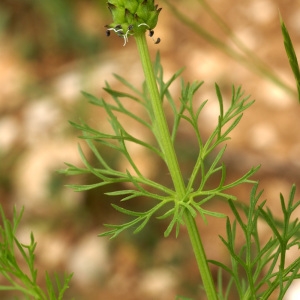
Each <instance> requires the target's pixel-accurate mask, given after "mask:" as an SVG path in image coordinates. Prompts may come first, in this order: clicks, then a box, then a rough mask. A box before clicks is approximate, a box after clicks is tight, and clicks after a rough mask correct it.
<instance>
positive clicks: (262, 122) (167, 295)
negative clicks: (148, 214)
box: [0, 0, 300, 300]
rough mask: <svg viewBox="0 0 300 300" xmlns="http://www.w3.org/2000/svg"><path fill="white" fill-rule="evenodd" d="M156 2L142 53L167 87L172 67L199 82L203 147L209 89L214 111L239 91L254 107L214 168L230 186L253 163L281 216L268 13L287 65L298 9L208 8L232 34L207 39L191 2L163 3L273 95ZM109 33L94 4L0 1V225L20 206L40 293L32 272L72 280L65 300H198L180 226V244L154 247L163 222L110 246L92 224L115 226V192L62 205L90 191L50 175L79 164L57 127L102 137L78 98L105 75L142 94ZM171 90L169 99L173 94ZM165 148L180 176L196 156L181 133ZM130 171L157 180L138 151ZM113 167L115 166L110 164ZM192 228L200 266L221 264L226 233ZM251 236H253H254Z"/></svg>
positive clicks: (296, 148)
mask: <svg viewBox="0 0 300 300" xmlns="http://www.w3.org/2000/svg"><path fill="white" fill-rule="evenodd" d="M156 2H157V4H159V6H160V7H163V10H162V12H161V14H160V19H159V24H158V26H157V27H156V29H155V36H154V37H160V38H161V43H160V44H158V45H155V44H154V42H153V41H152V40H151V39H150V38H149V40H148V41H149V47H150V50H151V54H152V56H153V58H154V56H155V53H156V51H158V50H159V51H160V53H161V57H162V64H163V65H164V67H165V71H164V72H165V77H166V79H168V78H170V77H171V76H172V74H173V73H174V72H175V71H176V70H178V69H179V68H181V67H182V66H184V67H185V68H186V69H185V72H184V73H183V77H184V79H185V80H189V81H193V80H196V79H197V80H200V81H201V80H204V81H205V85H204V86H203V87H201V89H200V91H199V92H198V94H197V99H196V101H203V100H206V99H209V103H208V105H207V107H206V109H205V110H204V111H203V115H202V119H201V122H202V123H201V124H200V126H202V131H203V135H204V136H206V135H208V134H209V133H210V132H211V130H212V129H213V126H214V125H215V124H216V120H217V116H218V105H217V98H216V95H215V91H214V83H215V82H217V83H218V84H219V85H220V87H221V90H222V92H223V93H224V98H226V97H227V98H226V99H227V100H226V101H230V96H231V86H232V84H234V85H236V86H239V85H242V86H243V89H244V90H245V94H251V97H252V98H254V99H256V103H255V104H254V106H253V107H251V108H250V109H249V110H247V111H246V113H245V115H244V118H243V119H242V122H241V124H240V125H239V126H238V127H237V128H236V130H235V131H234V133H233V134H232V135H231V137H232V140H231V141H229V142H228V147H227V150H226V154H225V157H224V161H225V163H226V164H227V165H228V177H229V179H234V178H237V177H238V176H240V175H241V174H243V173H245V172H246V171H247V170H249V168H251V167H252V166H256V165H259V164H261V165H262V167H261V170H260V171H259V172H258V173H257V175H256V179H259V180H260V188H261V189H264V190H265V192H264V194H263V195H264V199H265V198H267V199H268V205H269V206H271V207H272V209H274V214H275V215H276V212H277V211H278V216H279V217H280V211H279V207H280V203H279V193H280V192H281V193H282V194H283V195H285V196H287V195H288V193H289V191H290V188H291V185H292V184H293V183H295V184H296V185H297V186H298V187H299V184H300V177H299V174H300V173H299V171H300V159H299V158H300V135H299V128H300V118H299V116H300V106H299V104H298V102H297V97H296V95H295V94H294V93H293V90H294V91H295V88H294V87H295V84H294V78H293V75H292V72H291V70H290V68H289V65H288V59H287V57H286V55H285V51H284V46H283V42H282V36H281V30H280V22H279V16H278V9H279V10H280V13H281V14H282V17H283V19H284V21H285V23H286V26H287V28H288V30H289V32H290V35H291V38H292V40H293V43H294V46H295V50H296V53H297V54H298V56H299V54H300V10H299V2H297V1H292V0H278V1H273V0H252V1H233V0H228V1H226V2H224V1H221V0H212V1H209V3H210V5H211V6H212V7H213V9H214V10H215V11H216V12H217V13H218V14H219V15H220V16H221V17H222V18H223V20H225V22H226V23H227V24H228V25H229V26H230V28H231V29H232V32H231V34H229V35H228V34H227V35H226V34H224V32H223V31H222V30H220V28H219V27H218V26H217V25H216V23H215V21H214V20H213V19H212V18H211V17H210V15H209V14H208V12H207V11H206V10H205V9H203V7H202V6H201V5H200V1H197V0H188V1H187V0H185V1H176V3H174V5H175V8H176V9H178V11H179V12H181V13H183V14H184V15H186V16H188V18H189V19H190V20H193V21H194V22H196V24H197V25H198V26H200V27H201V28H203V29H205V30H208V32H210V33H211V34H213V35H214V36H215V37H217V38H218V39H220V40H221V41H222V42H223V43H224V45H226V46H227V47H231V48H230V49H236V46H235V45H234V44H233V42H232V40H231V39H230V36H231V35H232V33H234V35H235V36H237V37H238V38H239V39H240V40H241V41H242V42H243V43H244V44H245V45H246V46H247V47H248V48H249V50H251V51H252V52H251V53H252V54H253V55H257V56H258V58H259V59H261V60H262V61H263V62H265V64H266V65H267V66H268V68H269V70H270V71H271V72H274V74H275V77H276V78H279V80H281V81H282V82H283V84H278V82H277V83H274V80H273V81H272V80H270V75H268V74H266V72H260V71H259V69H256V68H255V67H253V66H254V65H255V61H254V62H252V61H251V63H248V64H247V63H244V60H243V59H240V60H239V59H237V57H238V56H236V57H232V56H230V55H228V53H227V54H226V53H225V52H226V51H225V50H224V49H225V48H222V47H221V46H216V44H214V43H213V41H212V40H211V39H209V38H208V37H206V38H204V37H203V36H201V34H199V32H198V33H197V32H195V31H193V30H191V29H190V28H188V27H187V26H186V25H185V24H183V23H182V22H181V21H180V20H179V19H178V16H177V17H176V16H175V15H174V14H173V13H172V11H171V9H169V8H168V7H167V5H166V4H165V3H164V1H156ZM110 22H111V17H110V15H109V11H108V9H107V8H106V1H92V0H90V1H79V0H64V1H61V0H52V1H35V0H23V1H18V0H1V2H0V203H1V205H2V206H3V207H4V209H5V211H6V213H7V215H8V216H11V215H12V209H13V206H16V207H17V209H18V210H20V209H21V208H22V206H25V212H24V217H23V220H22V223H21V226H20V228H19V232H18V236H19V238H20V240H21V241H22V242H23V243H28V241H29V235H30V232H33V233H34V235H35V238H36V241H37V243H38V244H37V249H36V267H37V268H38V270H39V278H40V281H41V284H42V282H43V277H44V271H45V270H48V271H49V273H50V274H53V272H56V273H58V274H64V273H71V272H74V277H73V279H72V281H71V288H70V289H69V290H68V292H67V293H66V297H65V299H71V298H73V297H74V299H76V300H79V299H85V300H93V299H116V300H117V299H122V300H126V299H131V300H132V299H164V300H168V299H174V298H175V296H176V295H185V296H186V297H193V298H194V299H205V297H204V296H203V291H202V290H201V287H200V284H199V282H200V279H199V275H198V271H197V267H196V265H195V260H194V257H193V253H192V250H191V248H190V244H189V239H188V236H187V235H186V232H185V230H184V228H183V230H182V233H181V234H180V237H179V239H175V237H174V236H171V237H170V238H168V239H163V238H161V237H162V235H163V232H164V230H165V225H166V224H164V223H161V222H158V221H157V220H153V221H152V222H150V224H149V225H148V226H147V227H146V229H145V230H144V231H143V232H142V233H139V234H138V235H134V236H133V235H131V233H130V232H126V233H124V234H122V235H121V236H120V237H118V238H117V239H115V240H109V239H107V238H99V237H97V234H98V233H101V232H103V227H102V224H103V223H113V222H117V223H118V222H120V221H121V220H123V217H120V216H119V214H118V213H115V212H114V210H113V209H112V208H111V206H110V203H111V202H112V201H113V202H117V200H118V199H110V198H107V196H105V195H104V193H105V192H107V191H113V190H116V189H119V188H120V187H117V186H110V187H107V188H102V189H97V190H92V191H89V192H86V193H75V192H73V191H72V190H70V189H68V188H66V187H65V185H66V184H71V183H92V182H95V180H96V179H95V178H92V177H89V176H86V177H84V178H83V177H78V178H75V177H74V178H68V177H66V176H63V175H61V174H59V173H58V172H57V170H59V169H62V168H65V165H64V162H68V163H72V164H75V165H78V166H80V165H81V161H80V157H79V154H78V152H77V144H78V143H80V144H81V145H82V147H83V148H84V149H85V151H87V153H88V149H86V147H85V145H84V143H82V142H81V141H80V140H79V139H78V138H77V136H78V135H80V133H79V132H77V131H75V130H74V129H73V128H72V127H71V126H70V124H69V123H68V121H69V120H71V121H74V122H79V121H80V120H85V121H87V122H88V123H89V124H90V125H91V126H94V127H96V128H98V129H101V130H104V131H105V130H106V128H107V127H108V124H107V117H106V116H105V114H104V113H103V111H101V110H99V109H95V108H94V107H92V106H91V105H90V104H88V103H87V101H86V100H85V99H84V97H83V96H82V95H81V91H86V92H88V93H90V94H93V95H95V96H97V97H102V96H103V97H106V96H105V92H104V91H103V90H102V87H103V86H104V85H105V81H108V82H109V84H110V85H111V86H112V87H113V88H115V89H118V87H119V84H118V82H117V81H116V79H115V78H114V77H113V75H112V74H113V73H116V74H118V75H121V76H123V77H125V78H126V79H127V80H128V81H129V82H132V83H134V84H136V85H137V87H140V83H141V82H142V79H141V78H142V73H141V72H142V70H141V66H140V63H139V61H138V57H137V50H136V47H135V43H134V39H132V38H130V39H129V42H128V44H127V45H126V46H125V47H123V40H122V39H120V38H118V37H117V36H115V35H114V34H112V35H111V36H110V37H109V38H108V37H106V35H105V28H104V25H106V24H109V23H110ZM236 50H237V53H240V50H238V49H236ZM253 55H252V57H253ZM246 61H247V60H246ZM171 90H172V93H173V95H174V97H175V98H176V95H179V92H180V83H179V82H177V83H176V84H175V85H174V86H173V87H172V88H171ZM137 113H139V112H138V111H137ZM135 130H136V131H137V129H136V128H135ZM178 144H179V150H180V151H181V152H180V154H179V155H180V157H181V158H182V163H183V165H184V166H193V163H194V159H195V155H196V149H195V151H194V150H193V149H194V148H195V147H194V142H193V135H192V133H191V132H189V129H188V128H187V129H186V131H184V130H183V131H181V133H180V136H179V143H178ZM181 145H182V147H180V146H181ZM186 148H188V151H186ZM87 155H88V154H87ZM136 159H137V160H139V161H144V162H145V169H147V171H148V172H149V174H150V175H151V176H154V177H157V178H159V176H160V173H159V169H158V167H156V166H155V165H153V164H151V166H150V165H149V164H147V161H148V159H147V155H146V153H143V152H141V151H137V152H136ZM118 167H119V168H120V169H122V168H123V167H124V165H123V162H122V161H121V160H120V162H119V166H118ZM249 191H250V187H247V186H245V187H241V188H240V189H238V190H236V191H234V193H235V195H236V196H237V197H239V199H240V200H241V201H244V202H247V201H249V200H248V199H249ZM297 197H298V199H299V192H298V191H297ZM140 207H141V209H142V206H140ZM210 209H216V210H218V211H220V212H228V207H227V206H226V204H224V203H222V202H212V204H210ZM121 218H122V219H121ZM198 222H199V227H200V228H201V231H202V232H203V236H204V246H205V248H206V249H207V251H208V253H209V254H210V255H211V257H209V258H211V259H220V260H222V261H223V262H225V263H226V262H229V261H228V258H227V256H226V249H225V247H223V246H222V244H221V242H220V241H219V238H218V234H221V235H224V234H225V232H224V224H225V220H215V219H214V220H213V219H208V224H207V225H205V224H203V221H202V220H201V219H199V220H198ZM263 230H264V227H263V226H262V235H263V236H264V231H263ZM265 238H268V236H266V237H265ZM291 255H298V254H295V253H293V254H291ZM213 273H214V275H216V274H217V270H216V269H213ZM1 282H2V278H0V283H1ZM296 290H297V287H296V285H295V286H294V287H293V288H292V289H291V292H290V294H289V295H288V296H287V298H286V299H289V300H292V299H296V298H293V297H296V296H294V295H296V294H293V293H296ZM294 291H295V292H294ZM2 293H3V294H2ZM0 296H1V299H13V296H14V294H12V293H7V294H4V292H1V294H0ZM16 296H18V295H16ZM298 297H299V295H298ZM20 299H22V298H20Z"/></svg>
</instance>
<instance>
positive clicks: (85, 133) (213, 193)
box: [66, 0, 300, 299]
mask: <svg viewBox="0 0 300 300" xmlns="http://www.w3.org/2000/svg"><path fill="white" fill-rule="evenodd" d="M107 4H108V8H109V10H110V12H111V14H112V17H113V21H112V23H111V24H109V25H106V35H107V36H110V35H111V33H115V34H116V35H118V36H119V37H121V38H123V40H124V46H125V45H126V43H127V42H128V41H129V39H134V40H135V42H136V45H137V49H138V53H139V57H140V61H141V64H142V67H143V71H144V76H145V84H144V85H143V88H140V89H139V88H138V87H135V86H133V85H132V84H131V83H129V82H128V81H127V80H126V79H125V78H122V77H120V76H116V78H117V79H118V80H119V81H120V83H121V84H123V85H124V86H125V87H126V88H129V89H130V90H131V93H124V92H122V91H117V90H113V89H112V88H111V87H110V86H109V84H108V83H107V85H106V87H105V91H106V92H107V93H108V94H109V95H110V96H111V97H112V99H113V101H114V102H113V103H109V102H107V101H105V100H104V99H102V98H101V99H98V98H96V97H94V96H92V95H90V94H87V93H84V95H85V96H86V97H87V98H88V99H89V101H90V102H91V103H92V104H93V105H97V106H100V107H102V108H103V109H104V110H105V111H106V113H107V115H108V117H109V122H110V124H111V128H112V130H113V132H114V133H113V134H111V133H104V132H99V131H98V130H96V129H93V128H91V127H90V126H89V125H88V124H86V123H82V124H75V123H72V125H73V126H74V127H75V128H77V129H79V130H81V131H82V138H83V139H85V140H86V142H87V144H88V145H89V147H90V149H91V151H92V152H93V153H94V155H95V157H96V159H97V163H98V164H97V166H92V165H91V164H90V163H89V161H88V160H87V158H86V157H85V155H84V153H83V151H82V150H81V149H80V148H79V151H80V155H81V157H82V160H83V162H84V165H85V168H78V167H76V166H73V165H68V169H67V170H66V173H67V174H72V175H73V174H86V173H91V174H93V175H94V176H96V177H98V179H99V182H98V183H96V184H92V185H75V186H72V187H73V188H74V189H75V190H76V191H84V190H88V189H92V188H95V187H99V186H103V185H108V184H114V183H125V182H129V183H131V184H132V186H133V187H134V188H132V189H125V190H117V191H113V192H110V193H108V194H109V195H111V196H121V197H122V201H121V202H122V204H123V205H120V206H119V205H115V204H112V205H113V207H114V208H115V209H116V210H117V211H118V212H119V213H121V214H125V215H128V216H130V217H131V220H130V221H129V222H127V223H123V224H106V225H105V226H106V227H107V229H108V230H107V231H106V232H103V233H101V234H100V236H111V237H113V238H114V237H116V236H118V234H120V233H121V232H122V231H124V230H126V229H132V230H133V232H134V233H138V232H140V231H142V230H143V228H144V227H145V226H146V225H147V223H148V221H149V220H150V219H151V218H157V219H159V220H161V219H164V220H167V221H168V226H167V227H166V230H165V233H164V235H165V237H166V238H167V237H168V236H169V234H170V233H171V231H172V230H175V232H176V236H178V235H179V232H180V228H181V226H186V228H187V231H188V234H189V237H190V241H191V247H192V248H193V251H194V254H195V260H196V262H197V265H198V268H199V273H200V276H201V280H202V285H203V287H204V290H205V293H206V296H207V298H208V299H229V298H228V297H230V293H231V289H232V290H234V291H235V292H236V293H238V295H239V299H268V298H269V297H270V296H271V295H272V294H273V293H276V295H278V297H279V298H278V299H282V298H283V296H284V294H285V293H286V291H287V289H288V287H289V286H290V284H291V282H292V281H293V280H294V279H296V278H298V277H299V267H300V259H295V261H294V262H292V263H291V264H290V265H286V263H285V255H286V251H287V250H288V249H290V248H291V247H293V246H297V247H298V246H299V242H300V240H299V236H298V235H297V231H299V229H300V226H299V223H298V220H297V219H293V218H292V212H293V211H294V210H295V209H296V207H297V206H298V205H299V203H300V202H296V203H294V194H295V187H294V186H293V187H292V189H291V193H290V196H289V198H288V200H285V199H284V198H283V196H282V195H281V196H280V200H281V207H282V213H283V220H276V219H275V218H274V217H273V215H272V213H271V211H270V210H269V209H267V208H266V207H265V206H266V203H265V202H262V203H260V204H258V200H259V198H260V195H261V192H258V186H257V183H256V182H255V181H254V180H252V179H251V176H252V175H253V174H254V173H255V172H256V171H257V170H258V167H254V168H252V169H251V170H249V171H248V172H247V173H246V174H244V175H243V176H242V177H240V178H238V179H236V180H235V181H233V182H230V183H228V182H227V180H226V166H225V165H224V164H223V163H222V156H223V154H224V152H225V149H226V144H225V142H226V141H227V140H228V139H229V138H230V137H229V135H230V133H231V131H232V130H233V129H234V128H235V127H236V126H237V125H238V123H239V122H240V120H241V118H242V116H243V113H244V111H245V110H246V109H247V108H249V107H250V106H251V105H252V104H253V101H252V100H250V97H249V96H246V95H244V93H243V92H242V90H241V87H237V88H235V87H233V88H232V96H231V100H230V105H229V107H228V108H226V109H225V107H224V100H223V96H222V92H221V90H220V88H219V87H218V85H217V84H216V85H215V91H216V96H217V97H216V98H217V101H218V103H219V111H220V113H219V117H218V120H217V126H216V127H215V129H214V130H213V131H212V132H211V134H210V136H209V137H208V138H206V139H204V138H203V137H202V135H201V132H200V128H199V127H200V122H199V116H200V114H201V112H202V110H204V109H206V107H205V105H206V103H207V101H204V102H202V103H201V104H200V105H199V106H197V107H195V105H194V102H193V97H194V94H195V93H196V92H197V91H198V90H199V88H200V87H201V86H202V84H203V82H198V81H195V82H193V83H185V82H183V81H181V96H180V98H179V105H178V103H177V99H176V100H175V99H174V98H173V97H172V95H171V93H170V91H169V88H170V86H171V84H173V82H174V81H175V80H176V79H177V78H178V77H179V76H180V74H181V72H182V70H180V71H178V72H176V73H175V74H174V75H173V76H172V77H171V78H169V79H165V78H164V77H163V67H162V66H161V63H160V57H159V54H158V55H157V56H156V59H155V62H154V63H152V61H151V58H150V55H149V51H148V46H147V41H146V36H150V37H153V35H154V29H155V26H156V24H157V22H158V17H159V14H160V11H161V8H159V7H158V5H155V3H154V1H152V0H148V1H147V0H139V1H137V0H136V1H123V0H110V1H108V2H107ZM153 40H154V42H155V43H159V42H160V39H159V38H157V39H156V40H155V39H153ZM120 51H121V50H120ZM165 101H167V102H168V104H169V107H171V109H172V113H173V118H172V119H173V124H172V125H171V128H170V127H169V124H168V123H167V120H166V115H165V111H164V108H163V103H164V102H165ZM131 102H135V103H137V104H138V105H140V107H141V109H143V110H144V111H145V112H146V113H147V115H148V119H145V118H143V117H141V116H139V115H137V114H135V112H134V111H132V110H131V109H130V103H131ZM120 113H121V114H124V115H125V116H127V117H129V118H131V119H133V120H134V121H136V122H137V124H138V125H139V127H140V128H141V130H144V129H146V130H150V131H151V132H152V133H153V136H154V137H155V143H151V144H150V143H149V142H148V141H147V140H146V139H145V140H142V139H140V137H137V136H135V135H133V134H132V133H130V132H129V131H128V130H126V128H125V124H122V123H121V122H120V121H119V119H118V118H117V116H116V115H117V114H120ZM183 122H188V123H189V125H190V127H191V128H192V130H193V131H194V133H195V136H196V139H197V145H198V156H197V159H196V160H195V162H194V166H193V169H192V171H191V173H190V174H189V176H188V181H187V182H186V181H185V180H184V178H183V175H182V170H181V164H180V161H178V156H177V152H176V147H175V145H176V143H175V142H176V138H177V134H178V130H179V128H180V126H181V124H182V123H183ZM116 142H117V143H116ZM129 143H135V144H137V145H139V146H142V147H145V148H146V149H147V150H149V151H148V152H149V153H151V155H154V156H157V157H158V158H159V159H160V160H161V161H163V163H164V164H165V166H166V168H167V170H168V172H166V173H165V174H166V175H165V176H170V177H171V180H172V185H170V186H165V185H163V184H162V182H165V181H164V180H162V182H157V181H153V180H151V179H149V178H147V177H145V175H144V174H143V172H142V171H141V170H140V168H139V167H138V165H137V164H136V163H135V159H134V157H133V156H132V155H131V153H130V150H129V148H128V144H129ZM101 145H104V146H106V147H109V148H111V149H112V150H113V151H117V152H118V153H119V154H120V155H123V156H124V157H125V158H126V160H127V162H128V163H129V164H130V166H131V170H132V171H129V170H126V171H125V172H121V171H119V170H116V169H114V168H113V167H112V166H111V164H110V162H109V161H106V160H105V158H104V156H103V154H101V152H100V151H99V149H101ZM208 157H209V160H208ZM215 174H219V175H220V176H219V178H220V180H219V183H218V184H217V185H216V186H215V187H214V188H212V187H211V186H210V185H208V181H209V180H210V178H211V177H212V176H214V175H215ZM241 184H252V185H253V189H252V193H251V196H250V199H249V203H248V205H241V204H239V202H238V200H237V199H236V197H235V196H234V195H232V194H230V193H229V192H228V190H229V189H230V188H232V187H236V186H239V185H241ZM137 197H142V198H143V199H148V200H147V201H151V203H153V206H152V207H151V208H150V209H147V210H145V211H134V210H129V209H127V208H126V202H127V201H130V200H131V199H134V198H137ZM216 197H218V198H223V199H225V200H226V201H227V202H228V205H229V207H230V208H231V210H232V212H233V214H234V216H235V221H233V222H231V221H229V219H227V226H226V230H227V236H226V237H221V240H222V241H223V243H224V245H225V246H226V247H227V249H228V254H229V255H230V257H231V262H232V265H231V266H226V265H224V264H222V263H221V262H217V261H210V260H208V259H209V257H207V254H206V253H205V251H204V248H203V245H202V238H201V234H200V232H199V230H198V228H197V226H196V223H195V217H196V216H197V215H198V214H199V215H200V216H201V217H202V219H203V221H204V222H205V221H206V216H208V215H209V216H213V217H215V218H223V217H226V216H225V215H224V214H222V213H220V212H217V211H208V210H206V209H204V208H203V205H204V204H205V203H207V202H208V201H212V200H213V199H215V198H216ZM143 201H146V200H143ZM147 207H148V206H147ZM245 216H246V221H245V218H244V217H245ZM259 219H263V220H264V221H265V222H266V224H267V225H268V226H269V227H270V229H271V232H272V235H271V236H270V239H269V240H268V241H267V243H265V244H261V240H260V237H259V232H258V226H257V223H258V220H259ZM238 226H239V227H240V229H241V230H242V232H243V234H244V238H245V245H244V246H243V247H242V248H241V249H236V247H235V242H236V230H237V227H238ZM140 234H142V233H140ZM210 263H212V264H215V265H217V266H219V267H220V269H223V273H224V272H227V273H228V275H229V277H230V281H229V283H228V285H227V286H226V287H224V286H223V284H222V273H220V276H219V278H218V284H216V283H215V281H216V280H214V279H213V277H212V274H211V271H210V265H209V264H210ZM241 274H242V275H241Z"/></svg>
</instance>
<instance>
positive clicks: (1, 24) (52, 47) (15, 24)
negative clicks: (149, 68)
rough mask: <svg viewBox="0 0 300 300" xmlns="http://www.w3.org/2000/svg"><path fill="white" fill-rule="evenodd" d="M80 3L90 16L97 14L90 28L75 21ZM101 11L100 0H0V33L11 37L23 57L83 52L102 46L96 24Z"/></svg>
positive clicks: (100, 20)
mask: <svg viewBox="0 0 300 300" xmlns="http://www.w3.org/2000/svg"><path fill="white" fill-rule="evenodd" d="M82 7H84V8H87V9H86V11H90V12H93V14H94V16H95V14H96V15H99V22H95V30H93V31H92V32H91V31H89V30H87V29H86V28H83V27H84V26H82V24H80V22H79V17H80V14H81V13H82ZM105 14H107V9H105V2H104V1H84V3H83V2H82V1H78V0H64V1H61V0H51V1H50V0H48V1H39V0H22V1H19V0H1V2H0V37H1V36H3V35H6V36H7V37H9V38H10V39H13V41H14V43H15V45H16V46H17V47H18V48H17V49H18V52H19V53H20V55H22V56H23V57H24V58H26V59H33V60H36V59H38V60H40V59H45V58H47V57H49V56H50V57H52V56H54V55H55V56H62V57H63V58H65V59H71V58H74V57H78V56H79V57H80V56H86V55H90V54H94V53H95V52H96V51H98V50H99V49H100V47H101V46H102V43H101V38H102V37H103V34H102V33H101V30H102V29H103V28H102V27H101V26H100V24H102V23H103V16H105ZM98 26H99V30H98V32H99V34H98V35H97V34H95V33H96V32H97V27H98Z"/></svg>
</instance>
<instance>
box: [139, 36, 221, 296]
mask: <svg viewBox="0 0 300 300" xmlns="http://www.w3.org/2000/svg"><path fill="white" fill-rule="evenodd" d="M135 40H136V43H137V47H138V51H139V55H140V58H141V62H142V66H143V70H144V75H145V78H146V83H147V87H148V90H149V94H150V98H151V104H152V109H153V113H154V121H153V130H154V131H155V136H156V138H157V141H158V143H159V145H160V147H161V150H162V152H163V155H164V158H165V162H166V164H167V167H168V169H169V172H170V175H171V178H172V181H173V184H174V189H175V191H176V194H177V201H180V200H181V199H183V198H184V197H185V196H186V187H185V185H184V181H183V178H182V173H181V170H180V168H179V164H178V159H177V155H176V153H175V149H174V146H173V143H172V140H171V135H170V132H169V128H168V124H167V120H166V116H165V113H164V110H163V107H162V101H161V98H160V94H159V91H158V88H157V83H156V78H155V75H154V72H153V67H152V62H151V59H150V54H149V49H148V45H147V42H146V38H145V34H137V35H135ZM175 201H176V200H175ZM184 218H185V223H186V227H187V230H188V234H189V237H190V240H191V244H192V247H193V250H194V254H195V257H196V260H197V264H198V268H199V272H200V275H201V277H202V281H203V285H204V289H205V291H206V295H207V298H208V299H209V300H217V294H216V290H215V286H214V282H213V279H212V275H211V272H210V269H209V267H208V264H207V259H206V254H205V251H204V248H203V245H202V241H201V238H200V235H199V231H198V228H197V226H196V222H195V219H194V218H193V216H192V215H191V214H190V213H189V212H188V211H187V210H185V213H184Z"/></svg>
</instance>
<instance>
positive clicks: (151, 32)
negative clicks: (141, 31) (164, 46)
mask: <svg viewBox="0 0 300 300" xmlns="http://www.w3.org/2000/svg"><path fill="white" fill-rule="evenodd" d="M153 35H154V30H153V29H151V30H149V36H150V37H152V36H153Z"/></svg>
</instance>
